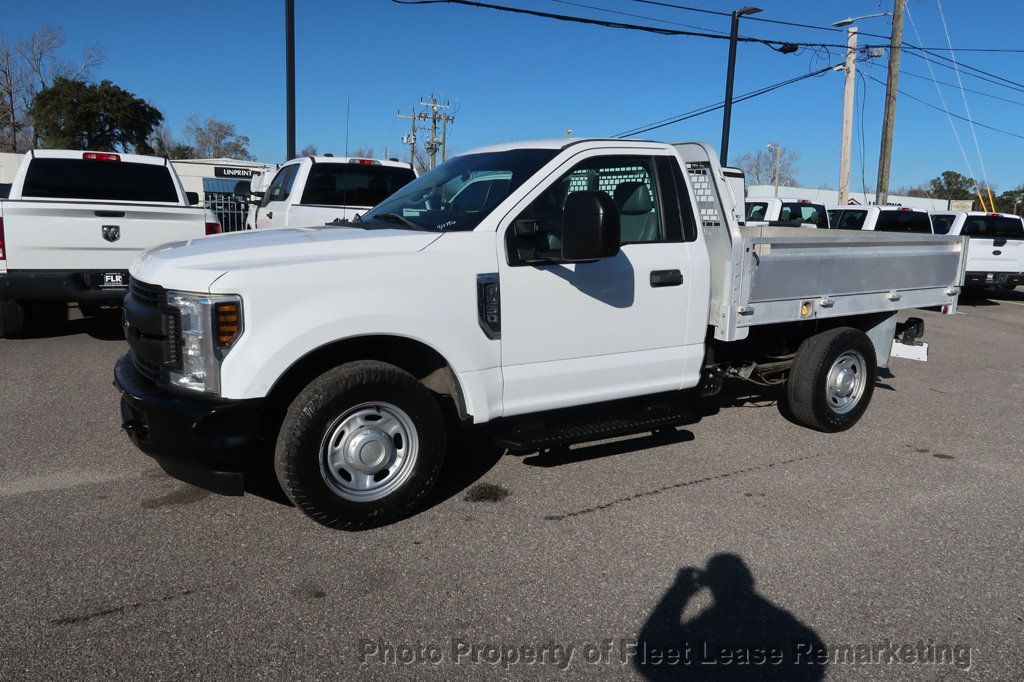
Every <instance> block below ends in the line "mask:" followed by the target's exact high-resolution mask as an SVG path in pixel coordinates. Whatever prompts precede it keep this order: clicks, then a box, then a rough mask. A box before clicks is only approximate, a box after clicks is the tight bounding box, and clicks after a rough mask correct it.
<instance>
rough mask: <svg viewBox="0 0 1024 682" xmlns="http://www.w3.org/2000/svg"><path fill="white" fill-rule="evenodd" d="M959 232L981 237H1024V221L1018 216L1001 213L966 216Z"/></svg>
mask: <svg viewBox="0 0 1024 682" xmlns="http://www.w3.org/2000/svg"><path fill="white" fill-rule="evenodd" d="M960 234H962V235H966V236H968V237H980V238H982V239H998V238H1000V237H1004V238H1006V239H1024V223H1022V222H1021V219H1020V218H1008V217H1005V216H1001V215H985V216H967V221H966V222H965V223H964V226H963V228H962V229H961V230H960Z"/></svg>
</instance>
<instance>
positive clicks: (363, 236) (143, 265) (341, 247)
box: [131, 226, 441, 291]
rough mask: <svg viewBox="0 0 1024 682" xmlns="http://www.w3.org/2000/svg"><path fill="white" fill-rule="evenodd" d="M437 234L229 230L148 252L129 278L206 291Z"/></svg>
mask: <svg viewBox="0 0 1024 682" xmlns="http://www.w3.org/2000/svg"><path fill="white" fill-rule="evenodd" d="M440 236H441V234H440V233H437V232H416V231H413V230H401V229H362V228H358V227H333V226H332V227H302V228H290V229H272V230H259V231H247V232H231V233H227V234H223V235H215V236H211V237H203V238H200V239H192V240H189V241H181V242H171V243H169V244H162V245H160V246H156V247H153V248H151V249H148V250H146V251H144V252H143V253H142V254H140V255H139V257H138V258H137V259H136V261H135V263H134V264H133V265H132V267H131V276H132V277H133V278H135V279H139V280H141V281H143V282H147V283H150V284H156V285H159V286H162V287H164V288H166V289H180V290H184V291H209V290H210V286H211V285H212V284H213V282H215V281H216V280H217V279H218V278H220V277H221V276H222V275H224V273H226V272H229V271H237V270H253V269H259V268H265V267H276V266H280V265H283V264H302V263H315V262H321V261H339V260H344V259H348V258H365V257H370V256H379V255H383V254H390V253H411V252H415V251H421V250H422V249H424V248H426V247H427V246H429V245H430V244H431V243H433V242H434V241H436V240H437V239H438V238H439V237H440Z"/></svg>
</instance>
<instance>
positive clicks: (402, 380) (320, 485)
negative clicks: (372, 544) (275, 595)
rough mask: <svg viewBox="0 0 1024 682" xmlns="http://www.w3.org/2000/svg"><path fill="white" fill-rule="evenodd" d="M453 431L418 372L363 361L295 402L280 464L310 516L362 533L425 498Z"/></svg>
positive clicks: (285, 482)
mask: <svg viewBox="0 0 1024 682" xmlns="http://www.w3.org/2000/svg"><path fill="white" fill-rule="evenodd" d="M445 436H446V434H445V423H444V418H443V416H442V414H441V410H440V408H439V406H438V404H437V400H436V399H435V398H434V396H433V394H432V393H431V392H430V391H428V390H427V389H426V388H425V387H424V386H423V385H422V384H421V383H420V382H419V381H417V380H416V378H415V377H413V376H412V375H411V374H409V373H408V372H405V371H404V370H402V369H399V368H398V367H395V366H394V365H389V364H386V363H383V362H376V361H368V360H363V361H358V362H353V363H349V364H345V365H341V366H340V367H335V368H334V369H332V370H329V371H328V372H325V373H324V374H322V375H321V376H319V377H318V378H317V379H315V380H313V381H312V382H311V383H310V384H309V385H308V386H307V387H306V388H305V389H304V390H303V391H302V392H301V393H300V394H299V395H298V396H297V397H296V398H295V400H294V401H292V404H291V406H290V407H289V408H288V411H287V413H286V415H285V418H284V422H283V423H282V425H281V431H280V434H279V435H278V439H277V448H276V451H275V457H274V464H275V469H276V471H277V477H278V480H279V481H280V483H281V487H282V488H283V489H284V492H285V494H286V495H287V496H288V498H289V499H290V500H291V501H292V502H293V503H294V504H295V506H297V507H298V508H299V509H301V510H302V511H303V512H304V513H305V514H307V515H308V516H310V517H311V518H312V519H313V520H315V521H317V522H318V523H322V524H323V525H325V526H330V527H331V528H341V529H348V530H358V529H362V528H369V527H372V526H377V525H382V524H385V523H389V522H392V521H396V520H398V519H400V518H402V517H404V516H406V515H408V514H409V513H410V512H412V511H413V510H414V509H415V508H416V506H417V505H419V504H420V503H421V502H422V501H423V499H424V498H425V497H426V495H427V493H428V492H429V491H430V489H431V488H432V487H433V485H434V482H435V481H436V480H437V477H438V474H439V472H440V470H441V466H442V464H443V463H444V454H445V447H446V439H445Z"/></svg>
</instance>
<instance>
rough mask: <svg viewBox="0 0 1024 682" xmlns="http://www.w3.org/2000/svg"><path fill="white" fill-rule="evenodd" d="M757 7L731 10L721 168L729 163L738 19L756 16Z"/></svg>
mask: <svg viewBox="0 0 1024 682" xmlns="http://www.w3.org/2000/svg"><path fill="white" fill-rule="evenodd" d="M760 11H761V10H760V8H758V7H741V8H740V9H737V10H733V13H732V29H731V30H730V32H729V66H728V70H727V71H726V74H725V109H724V111H723V112H722V147H721V149H720V155H719V160H720V161H721V164H722V165H723V166H726V165H728V163H729V126H730V125H731V123H732V81H733V75H734V74H735V72H736V42H737V40H736V38H737V37H738V35H739V31H740V17H742V16H743V15H745V14H757V13H758V12H760Z"/></svg>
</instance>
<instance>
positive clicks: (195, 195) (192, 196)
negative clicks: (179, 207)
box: [185, 192, 199, 206]
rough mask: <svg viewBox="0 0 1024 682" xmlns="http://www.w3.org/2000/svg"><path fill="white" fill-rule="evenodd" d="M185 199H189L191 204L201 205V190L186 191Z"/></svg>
mask: <svg viewBox="0 0 1024 682" xmlns="http://www.w3.org/2000/svg"><path fill="white" fill-rule="evenodd" d="M185 199H187V200H188V205H189V206H198V205H199V192H185Z"/></svg>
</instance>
